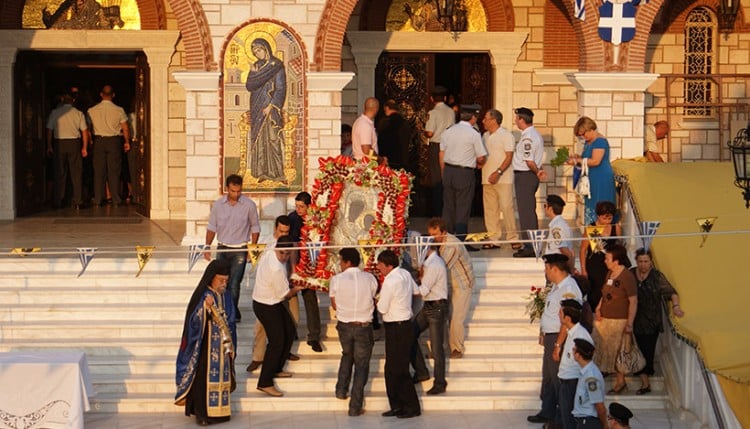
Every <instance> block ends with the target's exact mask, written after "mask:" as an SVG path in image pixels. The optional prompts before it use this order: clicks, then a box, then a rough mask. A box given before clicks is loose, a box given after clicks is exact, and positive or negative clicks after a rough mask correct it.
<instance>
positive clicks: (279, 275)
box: [253, 251, 289, 305]
mask: <svg viewBox="0 0 750 429" xmlns="http://www.w3.org/2000/svg"><path fill="white" fill-rule="evenodd" d="M287 293H289V280H287V275H286V267H285V266H284V264H282V263H281V261H279V258H277V257H276V252H275V251H270V252H263V255H261V257H260V260H259V261H258V267H257V268H256V271H255V286H253V301H258V302H259V303H261V304H266V305H275V304H278V303H280V302H282V301H284V297H285V296H286V294H287Z"/></svg>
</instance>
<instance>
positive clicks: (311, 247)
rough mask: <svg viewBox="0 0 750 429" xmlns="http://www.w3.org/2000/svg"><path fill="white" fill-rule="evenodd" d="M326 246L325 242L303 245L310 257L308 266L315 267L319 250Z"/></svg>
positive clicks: (310, 242) (312, 242) (311, 242)
mask: <svg viewBox="0 0 750 429" xmlns="http://www.w3.org/2000/svg"><path fill="white" fill-rule="evenodd" d="M325 244H326V242H325V241H308V242H307V243H305V245H306V246H307V252H308V254H309V255H310V265H311V266H313V267H315V266H317V265H318V256H320V248H321V247H323V246H324V245H325Z"/></svg>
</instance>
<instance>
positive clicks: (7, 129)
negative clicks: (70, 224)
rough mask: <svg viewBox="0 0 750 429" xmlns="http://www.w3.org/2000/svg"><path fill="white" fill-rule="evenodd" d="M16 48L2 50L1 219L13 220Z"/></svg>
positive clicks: (0, 56)
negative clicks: (14, 66)
mask: <svg viewBox="0 0 750 429" xmlns="http://www.w3.org/2000/svg"><path fill="white" fill-rule="evenodd" d="M16 51H17V49H16V48H15V47H11V48H0V94H4V96H3V97H2V101H1V102H0V103H2V104H0V124H3V126H2V127H0V194H2V195H3V198H0V219H1V220H11V219H14V218H15V217H16V216H15V210H14V206H15V201H16V197H15V189H14V187H13V175H14V174H15V173H14V172H15V166H14V165H13V162H14V159H15V156H14V154H13V146H14V144H13V99H14V97H13V64H14V63H15V61H16Z"/></svg>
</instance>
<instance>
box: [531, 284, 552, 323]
mask: <svg viewBox="0 0 750 429" xmlns="http://www.w3.org/2000/svg"><path fill="white" fill-rule="evenodd" d="M550 289H552V288H551V287H549V286H544V287H536V286H531V292H530V293H529V295H528V297H527V299H528V302H527V303H526V314H527V315H528V316H529V323H534V321H535V320H536V319H541V318H542V313H544V307H545V305H546V301H547V294H548V293H549V291H550Z"/></svg>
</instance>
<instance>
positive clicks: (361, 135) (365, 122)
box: [352, 114, 378, 160]
mask: <svg viewBox="0 0 750 429" xmlns="http://www.w3.org/2000/svg"><path fill="white" fill-rule="evenodd" d="M368 145H369V146H370V147H371V148H372V150H373V151H374V152H376V153H377V151H378V135H377V133H375V123H374V122H373V121H372V119H370V118H369V117H367V115H365V114H362V115H360V117H359V118H357V120H356V121H354V124H352V156H353V157H354V159H356V160H360V159H362V157H363V156H366V155H368V154H366V153H364V152H363V151H362V146H368Z"/></svg>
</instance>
